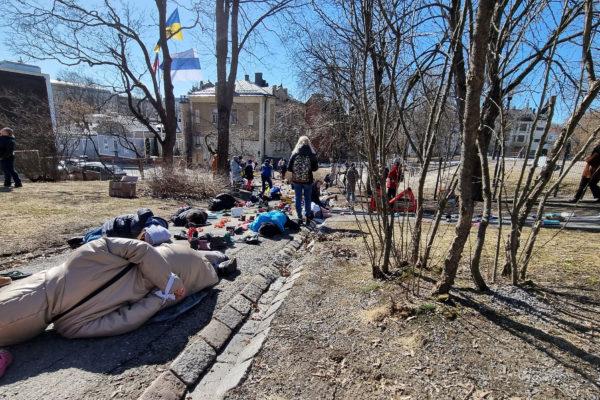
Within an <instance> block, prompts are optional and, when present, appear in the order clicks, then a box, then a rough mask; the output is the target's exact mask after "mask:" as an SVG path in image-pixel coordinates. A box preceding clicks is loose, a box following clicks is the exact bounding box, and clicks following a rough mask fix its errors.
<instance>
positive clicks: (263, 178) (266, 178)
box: [260, 175, 273, 194]
mask: <svg viewBox="0 0 600 400" xmlns="http://www.w3.org/2000/svg"><path fill="white" fill-rule="evenodd" d="M260 179H261V181H262V192H261V193H264V192H265V185H266V184H267V183H268V184H269V187H270V188H271V189H272V188H273V180H272V179H271V177H270V176H264V175H261V176H260ZM269 194H270V193H269Z"/></svg>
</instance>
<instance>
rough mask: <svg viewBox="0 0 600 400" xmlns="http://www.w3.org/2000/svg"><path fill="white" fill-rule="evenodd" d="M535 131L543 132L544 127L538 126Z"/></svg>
mask: <svg viewBox="0 0 600 400" xmlns="http://www.w3.org/2000/svg"><path fill="white" fill-rule="evenodd" d="M535 130H536V131H543V130H544V127H543V126H538V127H536V128H535Z"/></svg>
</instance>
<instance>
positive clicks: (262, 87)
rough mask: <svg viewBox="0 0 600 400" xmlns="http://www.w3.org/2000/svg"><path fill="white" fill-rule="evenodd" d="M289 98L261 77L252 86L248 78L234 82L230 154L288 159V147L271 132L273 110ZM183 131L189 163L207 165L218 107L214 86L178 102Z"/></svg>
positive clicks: (214, 140) (214, 141)
mask: <svg viewBox="0 0 600 400" xmlns="http://www.w3.org/2000/svg"><path fill="white" fill-rule="evenodd" d="M287 98H288V94H287V89H285V88H283V87H281V86H270V87H269V85H268V84H267V82H265V80H264V79H263V77H262V74H261V73H256V74H255V76H254V81H253V82H251V81H250V78H249V76H248V75H246V76H245V79H244V80H239V81H236V83H235V94H234V99H233V107H232V110H231V120H230V137H229V154H230V155H232V156H233V155H242V156H244V158H249V159H253V160H259V161H260V160H262V159H264V158H279V157H288V156H289V148H288V146H287V144H286V143H285V142H283V141H281V140H279V139H276V138H275V137H274V135H272V132H273V125H274V123H275V115H276V107H277V104H278V103H279V102H281V101H285V100H286V99H287ZM180 104H181V116H182V118H181V119H182V130H183V132H184V136H185V137H186V138H187V139H186V145H187V146H188V151H189V156H190V158H191V161H192V163H194V164H197V165H206V164H208V163H209V162H210V158H211V150H212V151H216V149H217V120H218V112H217V103H216V88H215V86H214V85H213V84H211V83H208V84H202V85H201V87H200V90H198V91H195V92H192V93H190V94H189V95H188V96H187V97H185V98H182V99H181V100H180Z"/></svg>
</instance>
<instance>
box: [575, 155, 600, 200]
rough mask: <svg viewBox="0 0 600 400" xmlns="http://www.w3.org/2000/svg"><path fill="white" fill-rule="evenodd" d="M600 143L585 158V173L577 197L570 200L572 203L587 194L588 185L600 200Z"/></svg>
mask: <svg viewBox="0 0 600 400" xmlns="http://www.w3.org/2000/svg"><path fill="white" fill-rule="evenodd" d="M598 182H600V144H599V145H598V146H596V147H594V149H593V150H592V153H591V154H590V155H589V156H588V157H587V158H586V159H585V167H584V168H583V174H582V176H581V181H580V182H579V188H578V189H577V193H575V197H574V198H573V199H571V200H570V202H571V203H577V202H578V201H579V200H581V198H582V197H583V195H584V194H585V189H587V188H588V187H589V188H590V190H591V191H592V195H593V196H594V198H595V199H596V201H597V202H600V187H598Z"/></svg>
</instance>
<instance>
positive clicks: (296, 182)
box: [288, 136, 319, 220]
mask: <svg viewBox="0 0 600 400" xmlns="http://www.w3.org/2000/svg"><path fill="white" fill-rule="evenodd" d="M317 169H319V163H318V160H317V154H316V152H315V149H314V148H313V147H312V144H311V143H310V140H309V139H308V137H306V136H301V137H300V138H299V139H298V143H297V144H296V147H295V148H294V151H292V157H291V158H290V162H289V163H288V171H290V172H291V173H292V186H293V187H294V192H295V194H296V214H297V215H298V219H300V220H302V198H303V197H304V213H305V214H304V215H305V217H306V218H307V219H310V218H311V217H312V212H311V210H310V200H311V197H312V196H311V195H312V183H313V181H314V178H313V172H314V171H316V170H317Z"/></svg>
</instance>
